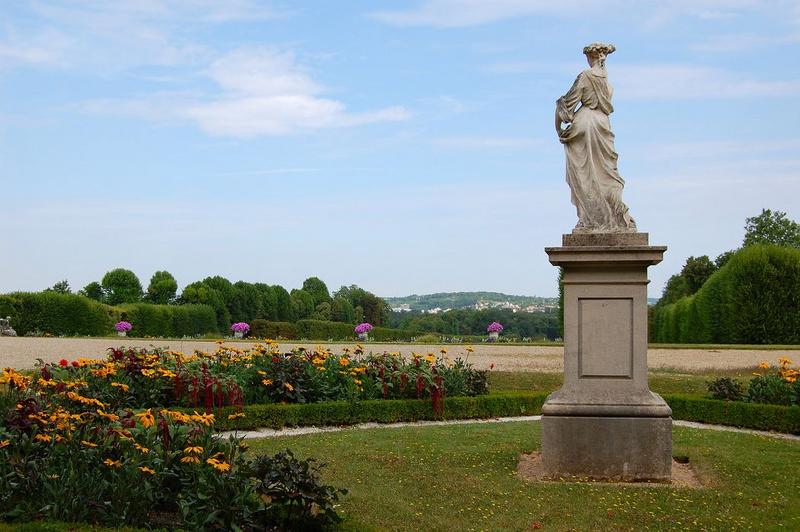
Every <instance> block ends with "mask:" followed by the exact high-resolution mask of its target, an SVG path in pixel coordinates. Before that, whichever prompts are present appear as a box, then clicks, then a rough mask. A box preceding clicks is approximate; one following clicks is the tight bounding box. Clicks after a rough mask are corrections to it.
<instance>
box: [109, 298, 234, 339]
mask: <svg viewBox="0 0 800 532" xmlns="http://www.w3.org/2000/svg"><path fill="white" fill-rule="evenodd" d="M115 310H116V311H117V312H118V313H119V317H120V319H123V320H126V321H129V322H131V323H132V324H133V325H134V328H133V330H132V331H131V336H172V337H176V336H177V337H179V338H180V337H183V336H195V335H203V334H207V333H216V332H218V331H217V315H216V313H215V312H214V309H213V308H211V307H210V306H208V305H152V304H148V303H132V304H128V305H122V306H119V307H116V308H115Z"/></svg>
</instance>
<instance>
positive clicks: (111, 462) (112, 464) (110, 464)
mask: <svg viewBox="0 0 800 532" xmlns="http://www.w3.org/2000/svg"><path fill="white" fill-rule="evenodd" d="M103 463H104V464H105V465H107V466H108V467H115V468H117V469H119V468H120V467H122V462H120V461H119V460H112V459H111V458H106V459H105V460H103Z"/></svg>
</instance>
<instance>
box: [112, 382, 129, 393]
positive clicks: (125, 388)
mask: <svg viewBox="0 0 800 532" xmlns="http://www.w3.org/2000/svg"><path fill="white" fill-rule="evenodd" d="M111 386H113V387H114V388H119V389H121V390H122V391H123V392H127V391H128V390H129V389H130V386H128V385H127V384H123V383H121V382H112V383H111Z"/></svg>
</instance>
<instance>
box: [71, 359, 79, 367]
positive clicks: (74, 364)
mask: <svg viewBox="0 0 800 532" xmlns="http://www.w3.org/2000/svg"><path fill="white" fill-rule="evenodd" d="M72 366H73V367H76V368H78V367H80V364H78V361H77V360H73V361H72Z"/></svg>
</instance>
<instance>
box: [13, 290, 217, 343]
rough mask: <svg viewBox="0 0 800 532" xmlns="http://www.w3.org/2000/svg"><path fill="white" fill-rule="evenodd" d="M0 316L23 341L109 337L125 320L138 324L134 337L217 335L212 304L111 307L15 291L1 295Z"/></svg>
mask: <svg viewBox="0 0 800 532" xmlns="http://www.w3.org/2000/svg"><path fill="white" fill-rule="evenodd" d="M0 315H2V316H3V317H5V316H11V326H12V327H13V328H14V330H16V331H17V334H18V335H20V336H24V335H26V334H28V333H31V332H34V331H39V332H42V333H48V334H52V335H55V336H58V335H63V336H108V335H111V334H114V324H115V323H116V322H118V321H120V320H121V319H124V320H127V321H129V322H131V323H132V324H133V330H132V331H131V332H130V333H129V335H130V336H179V337H180V336H195V335H201V334H205V333H215V332H217V323H216V315H215V314H214V310H213V309H212V308H211V307H209V306H207V305H151V304H148V303H132V304H129V305H121V306H118V307H112V306H109V305H105V304H103V303H100V302H98V301H95V300H94V299H89V298H88V297H84V296H81V295H78V294H59V293H57V292H14V293H11V294H6V295H0Z"/></svg>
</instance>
